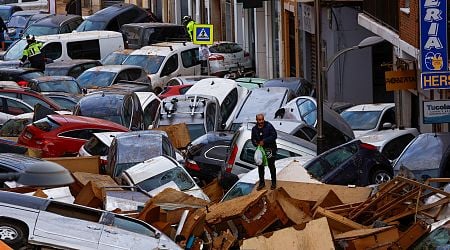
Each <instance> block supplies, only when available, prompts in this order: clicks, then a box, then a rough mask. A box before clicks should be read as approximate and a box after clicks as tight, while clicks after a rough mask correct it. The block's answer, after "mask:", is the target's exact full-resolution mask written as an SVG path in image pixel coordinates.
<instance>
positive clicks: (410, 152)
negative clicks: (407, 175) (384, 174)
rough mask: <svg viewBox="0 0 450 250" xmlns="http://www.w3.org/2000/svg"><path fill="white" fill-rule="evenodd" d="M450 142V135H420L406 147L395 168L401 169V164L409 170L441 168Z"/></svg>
mask: <svg viewBox="0 0 450 250" xmlns="http://www.w3.org/2000/svg"><path fill="white" fill-rule="evenodd" d="M449 144H450V141H449V140H448V137H440V136H434V134H423V135H420V136H418V137H416V139H415V140H413V141H412V142H411V144H409V146H408V147H407V148H405V150H404V151H403V153H402V155H400V157H399V158H398V160H397V161H396V162H395V165H394V170H400V167H401V166H404V167H406V168H407V169H409V170H424V169H439V166H440V164H441V160H442V158H443V155H444V154H445V153H446V152H447V148H448V146H449Z"/></svg>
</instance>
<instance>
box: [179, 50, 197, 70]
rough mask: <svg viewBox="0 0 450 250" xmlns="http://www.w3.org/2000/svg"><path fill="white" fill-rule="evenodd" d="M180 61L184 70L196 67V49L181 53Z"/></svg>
mask: <svg viewBox="0 0 450 250" xmlns="http://www.w3.org/2000/svg"><path fill="white" fill-rule="evenodd" d="M181 61H182V62H183V67H185V68H189V67H192V66H195V65H197V64H198V63H199V60H198V49H190V50H186V51H183V52H181Z"/></svg>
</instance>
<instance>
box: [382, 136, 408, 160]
mask: <svg viewBox="0 0 450 250" xmlns="http://www.w3.org/2000/svg"><path fill="white" fill-rule="evenodd" d="M414 137H415V136H414V135H412V134H406V135H402V136H399V137H397V138H395V139H393V140H391V141H390V142H388V143H387V144H386V145H385V146H384V147H383V150H382V152H381V153H383V154H384V155H385V156H386V157H387V158H388V159H389V160H395V159H397V157H398V156H399V155H400V154H401V153H402V151H403V149H405V147H406V146H407V145H408V144H409V143H410V142H411V141H412V140H413V139H414Z"/></svg>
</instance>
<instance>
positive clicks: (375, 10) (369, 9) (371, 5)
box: [363, 0, 399, 32]
mask: <svg viewBox="0 0 450 250" xmlns="http://www.w3.org/2000/svg"><path fill="white" fill-rule="evenodd" d="M398 2H399V1H398V0H364V1H363V12H364V14H366V15H369V16H370V17H372V18H373V19H375V20H377V21H378V22H380V23H382V24H383V25H385V26H387V27H389V28H390V29H392V30H394V31H396V32H398V26H399V25H398V23H399V22H398V19H399V5H398Z"/></svg>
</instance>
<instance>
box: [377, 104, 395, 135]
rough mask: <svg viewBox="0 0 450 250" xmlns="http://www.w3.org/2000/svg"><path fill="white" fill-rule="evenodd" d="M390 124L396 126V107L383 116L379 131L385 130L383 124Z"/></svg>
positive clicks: (385, 112)
mask: <svg viewBox="0 0 450 250" xmlns="http://www.w3.org/2000/svg"><path fill="white" fill-rule="evenodd" d="M385 123H390V124H391V125H394V124H395V107H392V108H389V109H387V110H386V111H384V113H383V115H382V116H381V119H380V123H379V124H378V130H382V129H383V124H385Z"/></svg>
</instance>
